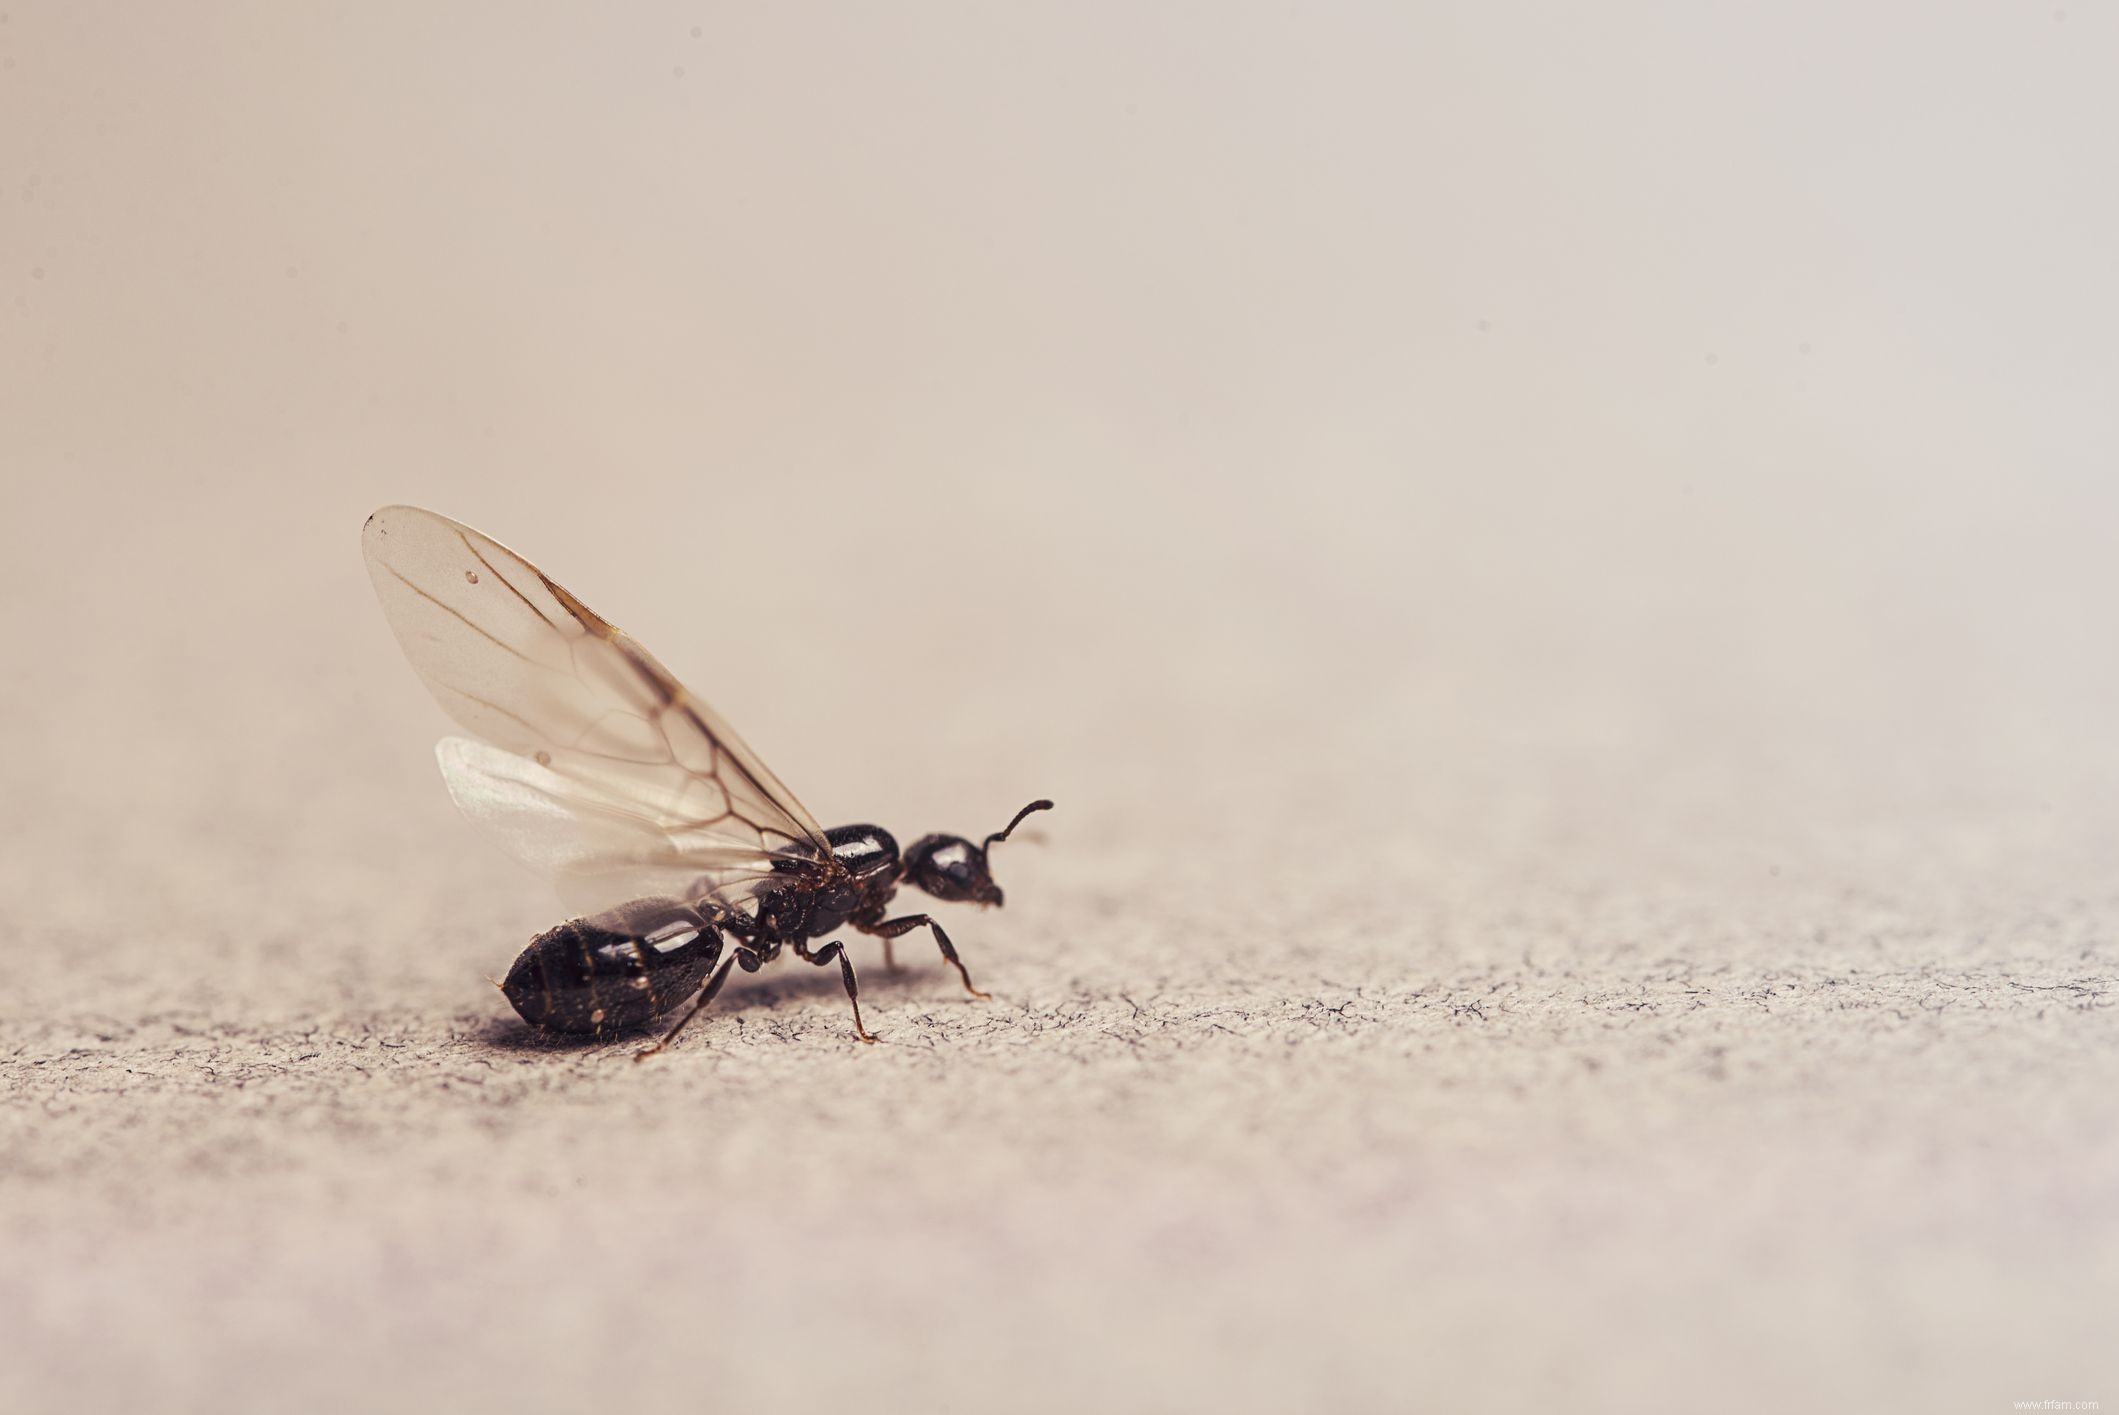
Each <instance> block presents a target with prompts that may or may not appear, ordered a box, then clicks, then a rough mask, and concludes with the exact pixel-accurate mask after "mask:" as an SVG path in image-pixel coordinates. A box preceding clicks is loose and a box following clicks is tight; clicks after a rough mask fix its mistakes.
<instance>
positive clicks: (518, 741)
mask: <svg viewBox="0 0 2119 1415" xmlns="http://www.w3.org/2000/svg"><path fill="white" fill-rule="evenodd" d="M361 541H362V548H363V551H364V553H365V555H366V558H367V563H368V573H369V577H370V578H371V579H372V580H373V581H374V582H375V592H376V595H377V597H378V598H379V599H380V600H381V602H382V606H383V614H384V617H385V618H386V619H388V621H389V623H390V627H391V629H392V631H393V632H395V633H396V635H397V640H398V643H399V645H400V646H402V647H403V649H404V651H405V657H406V658H408V659H410V660H411V662H412V666H413V668H414V669H415V670H417V672H418V673H419V676H420V678H421V680H422V681H423V682H425V683H426V685H427V688H428V690H429V691H430V692H432V693H433V694H434V697H435V700H436V701H438V702H439V703H440V704H441V705H442V707H443V708H444V709H445V710H446V711H447V712H448V713H449V715H450V716H451V717H453V718H455V719H456V720H457V721H458V722H460V723H462V724H463V725H464V726H465V727H466V728H468V729H469V730H470V731H472V732H474V733H476V734H477V735H478V736H479V737H480V738H482V739H483V740H484V741H485V742H486V743H489V744H491V746H492V747H496V748H499V749H501V751H500V752H499V753H490V752H467V751H464V750H462V748H468V747H470V746H471V745H472V744H469V743H463V744H462V746H461V747H459V748H452V747H451V746H450V745H449V744H447V743H445V744H444V745H443V748H442V763H443V772H444V775H445V776H446V777H447V778H448V779H449V786H450V792H451V794H452V795H453V796H455V797H456V799H457V803H458V804H459V805H460V806H463V808H464V809H465V811H466V813H467V814H469V815H471V816H472V817H473V819H476V820H478V821H480V823H481V824H483V825H486V826H487V827H488V828H490V829H492V830H493V831H494V833H495V834H496V835H497V836H498V837H499V838H500V840H501V843H502V844H503V845H506V846H507V847H508V848H509V849H510V851H511V852H512V853H514V854H516V856H517V857H518V858H520V859H523V860H524V861H525V862H526V863H528V864H530V865H532V866H533V867H535V868H537V869H540V870H542V871H544V872H545V873H547V874H549V875H551V876H552V877H553V879H554V881H555V882H556V883H558V884H559V885H560V887H561V892H562V894H563V895H566V896H568V902H569V904H570V905H571V906H573V907H601V905H602V904H609V903H616V902H618V900H617V898H616V897H615V896H614V897H611V898H602V897H601V896H602V894H603V892H604V890H605V888H606V887H608V888H612V889H615V888H620V887H625V886H623V885H622V883H621V882H622V881H625V880H634V879H640V878H641V877H642V876H643V872H645V874H646V875H650V876H656V877H660V875H661V874H662V873H663V872H665V871H666V870H687V869H688V870H689V872H690V875H691V876H692V877H693V878H695V879H696V878H698V877H700V876H712V877H714V878H716V879H727V880H729V881H730V882H731V883H734V882H736V881H737V880H739V879H742V878H745V877H747V876H749V875H754V874H756V873H757V872H759V871H761V870H769V869H770V861H771V859H772V858H773V857H775V856H781V855H790V854H799V855H804V856H809V857H811V858H813V857H814V856H813V854H812V852H824V853H828V852H829V846H828V845H826V844H825V842H824V832H823V829H822V828H821V827H820V826H819V825H818V824H817V822H816V819H815V818H814V817H812V816H811V815H810V814H809V812H808V811H807V810H805V809H804V808H803V806H802V804H801V803H800V802H799V801H797V800H796V799H795V798H794V795H793V794H792V793H791V792H789V791H788V790H787V788H786V787H785V786H783V785H781V784H780V781H779V779H778V778H776V777H775V776H774V775H773V774H772V773H771V772H770V771H769V770H767V769H766V767H765V765H764V764H763V763H762V762H760V761H759V760H758V758H757V756H756V755H755V754H754V753H752V752H751V750H750V749H749V748H748V747H746V746H745V745H744V744H743V743H742V741H741V740H740V739H739V738H737V736H736V735H735V733H734V732H733V731H731V730H730V729H729V727H728V725H727V724H726V723H725V722H723V721H722V720H721V719H720V717H719V716H718V715H716V714H715V713H714V712H713V710H712V709H711V708H709V707H707V706H706V705H705V704H704V703H702V702H700V701H699V700H698V699H696V698H694V697H693V696H692V695H691V693H690V692H688V691H687V690H686V689H685V687H684V686H683V685H682V684H681V683H679V682H678V681H677V680H676V679H675V678H674V677H672V676H671V675H670V672H669V670H668V669H666V668H664V667H663V666H662V665H661V664H660V663H657V662H656V661H655V659H654V657H653V656H652V655H650V654H649V653H648V652H647V650H646V649H644V648H642V647H641V646H640V645H639V644H637V643H635V642H634V641H633V640H632V639H631V638H630V637H628V636H627V635H626V634H624V633H623V632H621V631H620V630H618V629H617V628H615V627H613V626H612V625H611V624H610V623H608V622H606V621H605V620H604V619H603V618H602V617H601V616H599V615H598V614H596V613H595V611H593V610H591V609H589V608H588V607H587V606H586V605H584V604H582V603H581V601H580V600H578V599H576V598H575V597H574V596H573V595H571V594H569V593H568V592H567V591H566V590H565V589H563V588H562V587H560V586H559V585H557V584H555V583H554V582H553V581H552V580H551V579H549V578H548V577H546V576H545V575H544V574H543V572H541V571H539V570H538V569H537V567H536V566H534V565H532V564H530V562H529V561H527V560H524V559H523V558H522V557H521V556H519V555H517V554H515V553H514V552H513V551H511V550H509V549H508V548H507V547H506V546H503V545H501V544H500V543H499V542H498V541H495V540H492V539H490V538H488V537H486V536H483V535H480V534H479V533H478V532H477V531H474V530H472V529H471V528H470V527H468V526H465V525H461V524H459V523H458V522H456V521H452V520H450V519H449V518H448V517H446V516H440V515H436V514H435V513H434V512H432V511H425V510H421V509H419V508H417V507H411V506H391V507H386V508H385V509H383V510H381V511H378V512H376V513H375V514H374V515H373V516H371V517H369V518H368V524H367V527H366V529H365V530H364V531H363V532H362V536H361ZM459 740H460V739H459ZM452 751H453V753H454V756H453V759H452ZM509 756H512V757H513V758H514V762H513V764H510V763H509V762H508V761H506V760H504V758H507V757H509ZM452 760H453V766H452ZM599 879H601V880H602V883H601V884H597V883H594V881H597V880H599ZM583 899H598V900H600V902H599V903H593V904H583V903H581V902H580V901H581V900H583Z"/></svg>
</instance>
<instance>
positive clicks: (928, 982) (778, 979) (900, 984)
mask: <svg viewBox="0 0 2119 1415" xmlns="http://www.w3.org/2000/svg"><path fill="white" fill-rule="evenodd" d="M796 961H797V968H788V967H787V966H786V965H785V960H783V961H782V962H781V963H780V964H778V965H768V966H769V967H771V969H772V971H771V973H770V974H751V975H746V974H744V973H743V972H741V971H740V970H738V971H736V972H733V973H731V974H730V976H729V980H728V986H727V987H726V988H724V989H722V991H721V995H720V996H719V997H717V998H715V999H714V1003H713V1006H711V1007H709V1008H708V1009H707V1011H706V1015H704V1016H702V1017H701V1018H700V1019H699V1020H698V1021H697V1022H695V1023H693V1024H692V1026H693V1027H694V1028H696V1027H699V1026H702V1025H708V1024H710V1023H711V1020H712V1018H713V1017H714V1016H716V1015H721V1016H726V1015H728V1014H730V1013H735V1012H754V1011H768V1012H769V1011H771V1010H773V1009H774V1008H777V1007H779V1006H780V1005H781V1004H782V1003H783V1002H793V1001H797V1000H802V999H808V998H815V997H822V996H826V995H829V996H832V997H836V998H838V999H839V1001H840V1003H841V1004H842V1005H843V1004H844V1003H845V1000H846V988H845V985H844V984H843V983H841V982H840V981H839V970H838V969H837V968H807V967H800V966H799V960H796ZM860 976H861V995H862V996H863V997H864V998H865V997H870V996H880V995H883V994H889V993H900V992H910V991H914V990H920V991H925V990H927V989H929V988H939V987H940V986H941V984H942V983H944V982H945V981H946V982H947V983H949V984H950V986H951V987H952V988H954V987H955V986H956V981H957V980H956V977H955V975H954V974H952V973H950V972H949V971H948V970H946V969H944V968H940V967H926V966H915V965H907V964H903V963H901V964H899V965H898V966H897V967H896V968H885V967H884V966H883V965H882V964H881V963H880V962H878V963H871V964H870V965H869V966H868V967H867V968H864V969H862V970H861V975H860ZM689 1003H690V999H686V1005H689ZM683 1015H684V1014H683V1012H682V1011H681V1010H678V1009H675V1008H673V1009H671V1011H670V1012H669V1014H668V1015H666V1016H662V1017H655V1018H651V1019H649V1020H648V1021H646V1022H641V1023H637V1024H635V1025H633V1026H631V1027H618V1028H613V1029H612V1030H610V1031H607V1032H605V1033H603V1034H602V1035H601V1036H596V1035H592V1034H589V1033H580V1034H574V1033H568V1032H547V1031H543V1030H541V1029H539V1028H536V1027H532V1026H531V1025H529V1024H528V1023H527V1022H524V1021H523V1020H522V1019H521V1018H519V1017H512V1016H503V1017H493V1018H490V1019H489V1020H488V1021H487V1022H486V1023H485V1025H484V1026H483V1027H482V1028H480V1029H479V1030H478V1031H477V1032H476V1033H475V1034H474V1040H476V1041H478V1042H480V1043H482V1044H484V1045H485V1046H488V1047H491V1048H493V1049H494V1050H496V1051H508V1052H533V1053H548V1052H587V1051H595V1050H597V1049H598V1048H601V1047H608V1046H611V1045H613V1044H614V1043H618V1042H625V1043H632V1042H635V1041H641V1040H650V1041H651V1040H653V1039H654V1038H656V1037H659V1036H660V1035H661V1034H662V1033H663V1032H664V1031H666V1030H667V1029H668V1028H669V1027H670V1026H671V1024H672V1023H673V1022H674V1021H675V1019H676V1018H678V1017H681V1016H683ZM847 1016H848V1019H849V1021H850V1020H851V1018H852V1012H851V1010H850V1009H849V1010H848V1012H847ZM687 1030H688V1031H689V1029H687Z"/></svg>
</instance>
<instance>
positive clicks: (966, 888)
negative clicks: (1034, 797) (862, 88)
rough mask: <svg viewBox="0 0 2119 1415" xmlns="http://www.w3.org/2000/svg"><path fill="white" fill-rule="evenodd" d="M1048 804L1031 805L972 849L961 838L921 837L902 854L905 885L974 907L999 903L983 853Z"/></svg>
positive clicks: (998, 896)
mask: <svg viewBox="0 0 2119 1415" xmlns="http://www.w3.org/2000/svg"><path fill="white" fill-rule="evenodd" d="M1051 809H1052V803H1051V802H1050V801H1032V802H1031V803H1030V804H1029V805H1027V806H1025V807H1023V808H1022V809H1021V810H1020V811H1017V812H1016V813H1015V819H1014V820H1012V821H1010V822H1008V828H1007V829H1006V830H1001V831H996V832H995V833H994V834H992V835H989V836H987V837H986V839H985V840H984V841H983V842H981V843H980V844H977V845H974V844H972V843H971V842H970V841H968V840H966V839H964V838H963V837H962V836H960V835H923V836H921V837H920V838H919V839H918V840H915V841H914V842H913V843H912V848H911V849H910V850H907V851H906V852H905V881H906V883H908V884H910V885H912V886H913V887H914V888H915V889H922V890H925V891H926V892H927V893H929V894H932V895H933V896H934V897H935V898H937V899H947V900H950V901H953V902H969V903H973V904H991V905H994V906H996V907H998V906H999V905H1000V903H1001V887H1000V886H999V885H997V884H995V883H994V882H993V871H992V868H991V867H990V866H989V865H988V863H987V860H986V852H987V851H988V850H990V849H992V848H993V847H994V846H995V845H998V844H999V843H1000V842H1001V841H1003V840H1006V839H1007V838H1008V836H1009V834H1010V832H1012V831H1013V830H1014V829H1015V828H1016V827H1017V826H1019V825H1021V824H1022V823H1023V817H1024V816H1027V815H1029V814H1030V813H1031V812H1032V811H1049V810H1051Z"/></svg>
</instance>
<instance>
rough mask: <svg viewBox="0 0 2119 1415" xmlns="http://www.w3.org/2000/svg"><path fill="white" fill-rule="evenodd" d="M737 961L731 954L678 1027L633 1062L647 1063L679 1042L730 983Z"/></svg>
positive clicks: (645, 1049) (643, 1051) (681, 1019)
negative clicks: (696, 1019)
mask: <svg viewBox="0 0 2119 1415" xmlns="http://www.w3.org/2000/svg"><path fill="white" fill-rule="evenodd" d="M735 961H736V958H735V955H733V954H731V955H730V956H729V957H728V958H727V959H726V960H724V961H723V962H722V964H721V966H720V967H719V968H718V969H716V970H715V972H714V976H713V977H711V978H709V979H708V980H707V984H706V986H705V987H704V988H702V989H700V991H699V1000H698V1001H697V1002H695V1003H693V1004H692V1006H691V1010H690V1011H688V1012H686V1013H685V1014H684V1015H683V1016H682V1017H680V1018H678V1019H677V1025H676V1026H674V1027H672V1028H670V1029H669V1031H667V1032H665V1033H664V1034H663V1037H662V1040H661V1041H659V1042H657V1043H655V1044H654V1045H653V1046H651V1047H645V1048H643V1049H641V1050H640V1051H636V1052H634V1053H633V1060H635V1061H646V1060H647V1059H648V1058H649V1057H651V1056H653V1055H654V1054H655V1053H656V1052H658V1051H661V1050H662V1049H663V1048H664V1047H666V1046H668V1045H669V1044H670V1043H671V1042H674V1041H675V1040H677V1034H678V1033H679V1032H681V1031H683V1030H684V1024H685V1023H687V1022H689V1021H691V1020H692V1019H693V1018H694V1017H697V1016H698V1015H699V1014H700V1013H701V1012H702V1011H704V1010H705V1009H706V1005H707V1004H708V1003H709V1002H712V1001H713V1000H714V994H715V993H717V992H719V991H721V985H722V984H723V983H725V982H727V981H728V970H729V968H730V966H731V965H732V964H734V963H735Z"/></svg>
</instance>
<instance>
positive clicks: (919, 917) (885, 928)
mask: <svg viewBox="0 0 2119 1415" xmlns="http://www.w3.org/2000/svg"><path fill="white" fill-rule="evenodd" d="M922 924H925V925H926V926H927V931H928V932H929V933H931V934H933V935H934V941H935V944H936V946H937V947H939V948H940V949H941V950H942V956H943V957H944V958H947V959H948V960H949V963H950V966H951V967H953V968H955V969H956V975H957V976H958V977H960V978H962V979H963V980H964V991H965V992H968V993H970V994H971V995H972V996H973V997H983V998H991V997H992V996H993V994H992V993H990V992H980V991H979V990H978V989H977V988H975V987H973V986H972V985H971V974H969V973H967V972H965V971H964V960H963V959H961V958H959V957H957V956H956V945H955V944H952V943H951V942H950V941H949V935H948V934H945V933H943V932H942V926H941V925H940V924H938V923H936V922H935V921H934V919H933V918H932V917H931V916H930V915H927V914H907V915H906V916H905V917H904V918H902V919H885V920H884V921H883V922H882V923H880V924H868V925H865V926H863V925H861V924H856V925H854V927H855V928H858V929H860V930H861V931H862V932H863V933H870V934H874V935H875V936H876V937H878V938H880V939H882V940H883V946H884V947H885V948H888V947H890V940H892V939H894V938H896V937H897V936H898V935H899V934H903V933H911V932H912V931H913V930H914V929H916V928H918V927H920V926H921V925H922Z"/></svg>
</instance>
